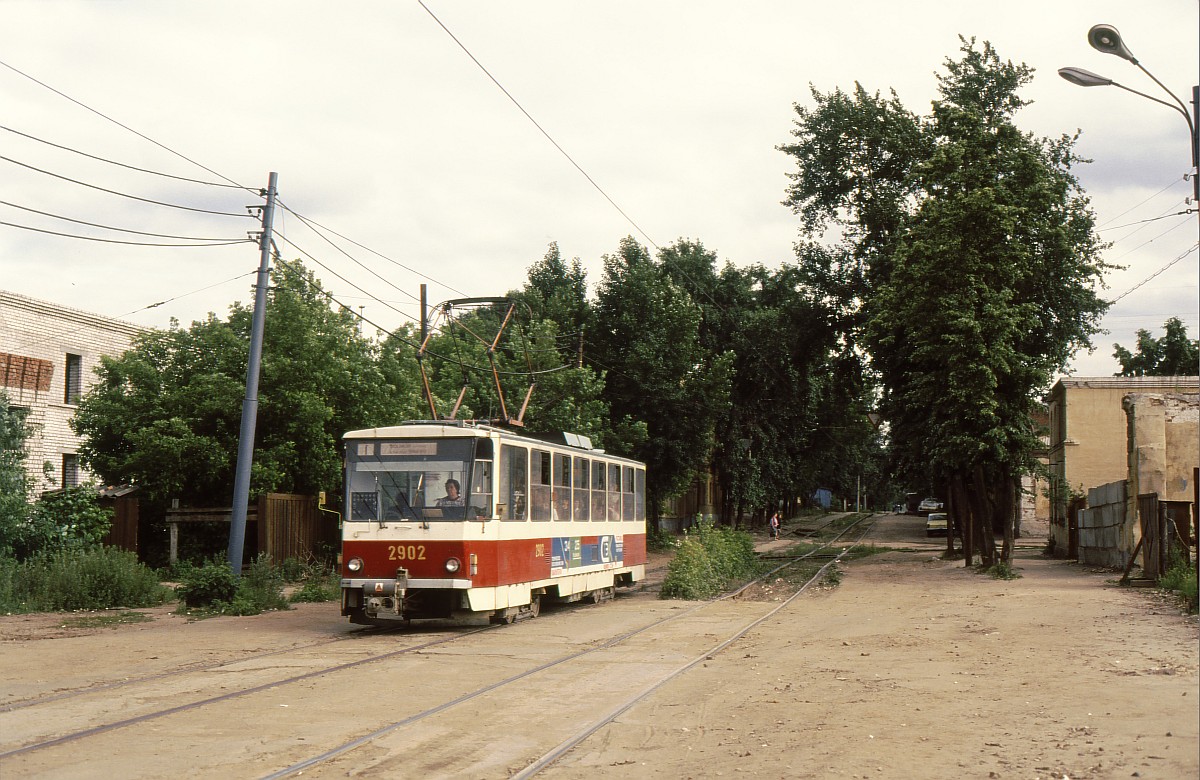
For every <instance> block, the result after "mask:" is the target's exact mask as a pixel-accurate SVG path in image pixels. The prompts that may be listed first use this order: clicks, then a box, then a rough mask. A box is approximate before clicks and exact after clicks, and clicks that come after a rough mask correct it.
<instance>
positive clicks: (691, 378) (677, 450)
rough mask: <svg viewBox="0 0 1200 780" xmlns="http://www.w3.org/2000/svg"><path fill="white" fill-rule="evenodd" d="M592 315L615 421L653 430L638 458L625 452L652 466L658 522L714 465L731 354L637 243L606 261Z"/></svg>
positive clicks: (651, 494)
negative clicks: (707, 342)
mask: <svg viewBox="0 0 1200 780" xmlns="http://www.w3.org/2000/svg"><path fill="white" fill-rule="evenodd" d="M669 251H670V250H669V249H668V250H663V253H664V256H666V253H667V252H669ZM695 251H696V248H695V247H691V248H690V249H689V250H688V252H689V254H690V253H694V252H695ZM701 254H702V253H701ZM594 316H595V323H596V325H595V328H594V331H593V334H594V335H593V337H592V338H591V339H590V343H591V345H592V350H591V352H589V354H588V357H589V358H590V360H591V363H592V364H593V365H595V366H596V367H597V368H599V369H600V370H602V371H604V372H605V373H604V380H605V388H604V398H605V400H606V401H607V402H608V404H609V406H610V408H611V414H612V417H613V419H614V420H617V421H621V420H629V421H637V422H641V423H644V424H645V430H646V432H647V433H648V434H649V435H648V436H647V437H646V438H645V439H644V440H643V441H642V442H641V443H640V444H639V445H637V446H636V447H635V448H633V449H632V450H631V451H630V450H626V448H625V447H621V448H620V449H621V450H624V451H626V453H627V454H631V455H633V456H634V457H637V458H638V459H640V460H643V461H645V462H646V464H647V476H646V480H647V485H646V500H647V508H648V513H649V516H650V517H652V518H654V517H658V516H659V514H660V513H661V507H662V503H663V501H665V500H666V499H667V498H669V497H671V496H675V495H678V494H679V493H680V492H682V491H683V490H685V489H686V488H687V487H688V485H689V484H690V483H691V481H692V479H693V478H694V476H695V474H696V473H697V472H698V471H699V470H700V469H701V468H703V467H704V466H706V465H707V464H708V462H709V459H710V456H711V454H712V451H713V442H714V431H715V428H716V424H717V420H718V419H719V418H720V415H721V414H722V413H723V411H724V410H725V409H726V408H727V407H728V405H729V386H730V377H731V372H732V364H733V355H732V354H726V353H720V354H714V353H711V352H707V351H706V350H705V349H704V348H703V345H702V344H701V342H700V325H701V320H702V310H701V309H700V307H699V306H698V305H697V304H696V301H695V299H694V298H693V297H692V295H691V294H690V293H689V292H688V291H687V290H686V289H685V288H684V287H682V286H681V285H680V284H679V283H677V282H676V281H675V280H674V279H672V278H671V276H670V275H669V274H668V273H666V271H665V267H664V265H663V264H662V263H658V264H656V263H655V262H654V261H653V260H652V259H651V257H650V254H649V252H648V250H646V248H645V247H643V246H641V245H639V244H638V243H637V242H636V241H635V240H634V239H633V238H632V237H626V238H625V239H623V240H622V241H621V244H620V248H619V251H618V253H617V254H615V255H606V256H605V257H604V276H603V278H602V279H601V281H600V284H599V286H598V288H597V292H596V304H595V308H594ZM620 444H624V445H628V444H629V443H628V442H621V443H620ZM614 449H617V448H615V447H614Z"/></svg>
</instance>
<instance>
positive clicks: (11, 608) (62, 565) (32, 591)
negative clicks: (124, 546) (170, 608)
mask: <svg viewBox="0 0 1200 780" xmlns="http://www.w3.org/2000/svg"><path fill="white" fill-rule="evenodd" d="M170 595H171V593H170V590H169V589H168V588H165V587H163V586H162V585H161V584H159V581H158V577H157V575H156V574H155V573H154V571H153V570H151V569H150V568H148V567H146V566H145V565H144V564H142V563H139V562H138V559H137V556H136V555H134V554H133V553H131V552H128V551H125V550H118V549H116V548H113V547H91V548H86V549H79V548H76V549H59V550H55V551H52V552H46V553H40V554H38V555H35V556H33V557H31V558H30V559H28V560H26V561H23V562H17V561H15V560H12V559H0V609H2V610H3V611H5V612H54V611H66V610H88V609H112V608H115V607H149V606H154V605H157V604H161V603H163V602H164V601H166V600H167V599H168V598H169V597H170Z"/></svg>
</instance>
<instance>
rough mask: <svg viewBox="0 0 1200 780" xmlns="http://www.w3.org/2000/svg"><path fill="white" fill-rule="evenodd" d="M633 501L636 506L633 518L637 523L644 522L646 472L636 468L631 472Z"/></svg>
mask: <svg viewBox="0 0 1200 780" xmlns="http://www.w3.org/2000/svg"><path fill="white" fill-rule="evenodd" d="M633 501H634V506H636V507H637V511H636V512H635V514H634V516H633V519H634V520H637V521H638V522H639V523H644V522H646V472H645V470H644V469H638V470H637V471H634V472H633Z"/></svg>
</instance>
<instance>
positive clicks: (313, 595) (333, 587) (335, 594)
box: [288, 563, 342, 604]
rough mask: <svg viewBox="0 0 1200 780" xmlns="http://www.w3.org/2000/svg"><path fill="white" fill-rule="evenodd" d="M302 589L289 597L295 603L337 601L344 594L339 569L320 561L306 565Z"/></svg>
mask: <svg viewBox="0 0 1200 780" xmlns="http://www.w3.org/2000/svg"><path fill="white" fill-rule="evenodd" d="M301 579H302V580H303V584H302V585H301V586H300V589H299V590H297V591H295V592H294V593H292V595H291V596H289V597H288V601H290V602H292V603H293V604H298V603H301V602H304V603H309V602H320V601H335V600H337V599H338V598H339V597H340V596H341V595H342V580H341V577H340V576H339V575H338V572H337V569H334V568H329V567H326V566H322V565H321V564H319V563H313V564H309V565H308V566H305V567H304V574H303V576H302V578H301Z"/></svg>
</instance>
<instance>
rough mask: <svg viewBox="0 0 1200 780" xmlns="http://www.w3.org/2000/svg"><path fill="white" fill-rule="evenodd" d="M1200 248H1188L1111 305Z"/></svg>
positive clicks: (1114, 300) (1113, 300)
mask: <svg viewBox="0 0 1200 780" xmlns="http://www.w3.org/2000/svg"><path fill="white" fill-rule="evenodd" d="M1198 247H1200V244H1192V245H1191V246H1190V247H1188V248H1187V250H1186V251H1184V253H1183V254H1181V255H1179V256H1178V257H1176V258H1175V259H1174V260H1172V261H1170V262H1169V263H1167V264H1166V265H1164V266H1163V267H1162V268H1160V269H1158V270H1157V271H1155V272H1154V273H1152V274H1150V275H1149V276H1147V277H1146V278H1145V279H1143V280H1142V281H1140V282H1138V283H1137V284H1135V285H1134V286H1133V287H1130V288H1129V289H1128V290H1126V291H1125V292H1123V293H1121V294H1120V295H1118V296H1117V297H1116V298H1113V299H1112V301H1110V305H1112V304H1115V303H1116V302H1117V301H1119V300H1121V299H1122V298H1124V297H1125V296H1126V295H1129V294H1130V293H1131V292H1133V291H1134V290H1136V289H1138V288H1139V287H1141V286H1142V285H1144V284H1146V283H1147V282H1149V281H1150V280H1151V279H1153V278H1154V277H1156V276H1158V275H1159V274H1161V273H1162V272H1163V271H1166V270H1167V269H1168V268H1170V267H1171V266H1173V265H1175V264H1176V263H1178V262H1179V261H1180V260H1182V259H1183V258H1185V257H1187V256H1188V255H1190V254H1191V253H1192V252H1195V251H1196V249H1197V248H1198Z"/></svg>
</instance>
